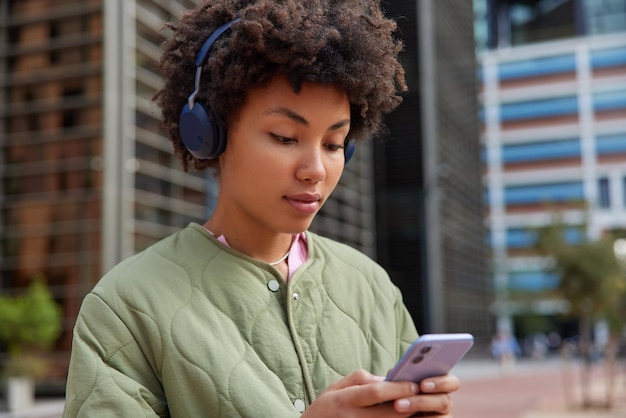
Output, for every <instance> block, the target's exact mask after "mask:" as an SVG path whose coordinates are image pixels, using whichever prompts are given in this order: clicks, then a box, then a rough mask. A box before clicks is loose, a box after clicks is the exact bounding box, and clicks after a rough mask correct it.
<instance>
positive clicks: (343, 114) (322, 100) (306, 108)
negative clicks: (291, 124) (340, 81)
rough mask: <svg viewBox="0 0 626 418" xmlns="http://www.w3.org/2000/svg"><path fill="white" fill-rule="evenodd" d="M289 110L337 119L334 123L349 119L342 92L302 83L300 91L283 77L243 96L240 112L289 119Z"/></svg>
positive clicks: (348, 110) (314, 84)
mask: <svg viewBox="0 0 626 418" xmlns="http://www.w3.org/2000/svg"><path fill="white" fill-rule="evenodd" d="M276 109H282V110H288V111H289V112H291V113H295V114H297V115H301V116H306V115H309V114H310V115H312V116H314V115H319V116H327V117H330V116H331V115H333V114H334V115H336V116H335V118H336V119H345V118H349V115H350V102H349V99H348V94H347V92H345V91H344V90H341V89H340V88H337V87H335V86H332V85H326V84H319V83H309V82H305V83H303V84H302V87H301V89H300V90H299V91H297V92H296V91H295V89H294V87H293V85H292V84H291V83H290V82H289V81H288V80H287V78H286V77H283V76H275V77H273V78H272V79H271V80H270V81H269V82H267V83H266V84H264V85H263V86H261V87H257V88H254V89H252V90H250V92H249V93H248V94H247V96H246V100H245V102H244V105H243V108H242V112H243V113H246V112H248V111H254V112H255V113H262V114H265V115H276V116H281V115H282V116H288V115H287V113H289V112H285V111H277V112H273V111H272V110H276Z"/></svg>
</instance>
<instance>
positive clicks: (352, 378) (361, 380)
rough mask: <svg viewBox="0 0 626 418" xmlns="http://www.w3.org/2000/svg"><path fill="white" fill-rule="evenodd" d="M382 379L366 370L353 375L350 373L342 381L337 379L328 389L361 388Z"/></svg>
mask: <svg viewBox="0 0 626 418" xmlns="http://www.w3.org/2000/svg"><path fill="white" fill-rule="evenodd" d="M383 379H384V378H383V377H381V376H375V375H373V374H371V373H370V372H368V371H366V370H357V371H355V372H353V373H350V374H349V375H348V376H346V377H344V378H343V379H339V380H337V381H336V382H333V383H331V384H330V385H329V386H328V388H329V389H334V390H339V389H344V388H348V387H350V386H361V385H366V384H369V383H379V382H381V381H382V380H383Z"/></svg>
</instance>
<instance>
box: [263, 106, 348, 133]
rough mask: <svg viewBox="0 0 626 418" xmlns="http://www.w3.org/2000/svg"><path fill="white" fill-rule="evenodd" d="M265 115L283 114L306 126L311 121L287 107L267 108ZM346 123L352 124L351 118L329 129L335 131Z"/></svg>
mask: <svg viewBox="0 0 626 418" xmlns="http://www.w3.org/2000/svg"><path fill="white" fill-rule="evenodd" d="M263 114H264V115H271V114H279V115H283V116H286V117H288V118H289V119H291V120H293V121H295V122H297V123H299V124H301V125H304V126H309V125H310V123H309V121H308V120H306V119H305V118H304V116H302V115H299V114H298V113H296V112H294V111H293V110H290V109H287V108H286V107H280V106H278V107H273V108H271V109H268V110H266V111H265V112H263ZM346 125H350V119H344V120H341V121H339V122H337V123H334V124H332V125H331V126H330V127H329V128H328V130H329V131H333V130H335V129H340V128H343V127H344V126H346Z"/></svg>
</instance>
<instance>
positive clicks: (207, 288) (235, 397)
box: [64, 224, 417, 418]
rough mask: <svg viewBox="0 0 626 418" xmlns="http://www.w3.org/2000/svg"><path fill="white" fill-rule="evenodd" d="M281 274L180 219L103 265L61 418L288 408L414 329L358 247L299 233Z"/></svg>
mask: <svg viewBox="0 0 626 418" xmlns="http://www.w3.org/2000/svg"><path fill="white" fill-rule="evenodd" d="M307 240H308V248H309V258H308V260H307V262H306V263H305V264H304V265H302V266H301V267H300V268H299V269H298V270H297V271H296V273H295V274H294V276H293V277H292V279H291V280H289V283H288V284H287V283H286V282H285V280H284V279H283V278H282V276H281V275H280V273H279V272H278V271H277V270H276V269H274V268H273V267H271V266H270V265H268V264H265V263H263V262H260V261H257V260H254V259H252V258H250V257H247V256H245V255H243V254H241V253H239V252H237V251H235V250H233V249H231V248H228V247H226V246H224V245H222V244H221V243H219V242H218V241H217V240H216V239H215V238H214V237H212V236H211V235H210V234H209V233H207V232H206V231H205V230H204V228H202V226H200V225H198V224H190V225H189V226H188V227H187V228H185V229H183V230H181V231H179V232H178V233H175V234H174V235H172V236H170V237H168V238H165V239H164V240H162V241H160V242H159V243H157V244H155V245H153V246H152V247H150V248H149V249H147V250H146V251H143V252H142V253H140V254H137V255H135V256H133V257H130V258H129V259H127V260H125V261H123V262H122V263H120V264H119V265H118V266H116V267H115V268H114V269H112V270H111V271H110V272H109V273H107V274H106V275H105V276H104V277H103V278H102V279H101V281H100V282H99V283H98V284H97V286H96V287H95V288H94V289H93V291H92V292H91V293H90V294H88V295H87V296H86V297H85V299H84V301H83V304H82V307H81V311H80V314H79V317H78V320H77V323H76V326H75V329H74V340H73V348H72V356H71V362H70V371H69V376H68V382H67V396H66V405H65V412H64V416H65V417H89V418H95V417H116V418H120V417H131V418H136V417H157V416H159V417H181V418H182V417H184V418H188V417H272V418H276V417H278V418H282V417H298V416H299V415H300V414H301V413H302V411H303V410H304V409H305V408H306V407H307V406H308V405H309V404H310V402H312V401H313V400H314V399H315V398H316V396H317V395H318V394H319V393H320V392H322V391H323V390H324V389H325V388H326V387H327V386H328V385H329V384H330V383H332V382H334V381H336V380H337V379H339V378H341V377H343V376H346V375H348V374H350V373H351V372H353V371H354V370H356V369H360V368H363V369H366V370H369V371H370V372H372V373H375V374H378V375H384V374H385V373H386V372H387V370H388V369H389V368H390V367H392V366H393V364H394V363H395V361H396V360H397V359H398V358H399V357H400V356H401V354H402V353H403V352H404V350H405V349H406V348H407V347H408V346H409V345H410V343H411V342H412V341H413V340H414V339H415V338H416V336H417V333H416V330H415V327H414V325H413V322H412V320H411V318H410V316H409V313H408V312H407V310H406V308H405V306H404V305H403V303H402V297H401V295H400V292H399V290H398V289H397V288H396V287H395V286H394V285H393V284H392V283H391V281H390V280H389V278H388V276H387V274H386V273H385V271H384V270H383V269H382V268H381V267H380V266H379V265H377V264H376V263H374V262H373V261H372V260H370V259H369V258H367V257H366V256H365V255H363V254H361V253H359V252H358V251H356V250H354V249H352V248H350V247H348V246H346V245H343V244H339V243H337V242H334V241H332V240H329V239H326V238H322V237H320V236H318V235H316V234H313V233H310V232H309V233H307Z"/></svg>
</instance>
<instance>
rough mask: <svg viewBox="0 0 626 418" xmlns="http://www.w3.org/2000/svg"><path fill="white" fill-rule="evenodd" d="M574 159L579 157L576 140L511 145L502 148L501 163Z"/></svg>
mask: <svg viewBox="0 0 626 418" xmlns="http://www.w3.org/2000/svg"><path fill="white" fill-rule="evenodd" d="M576 157H580V141H579V140H578V138H577V139H567V140H561V141H541V142H532V143H526V144H512V145H505V146H504V147H502V161H503V162H504V163H505V164H515V163H530V162H539V161H553V160H562V159H568V158H576Z"/></svg>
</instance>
